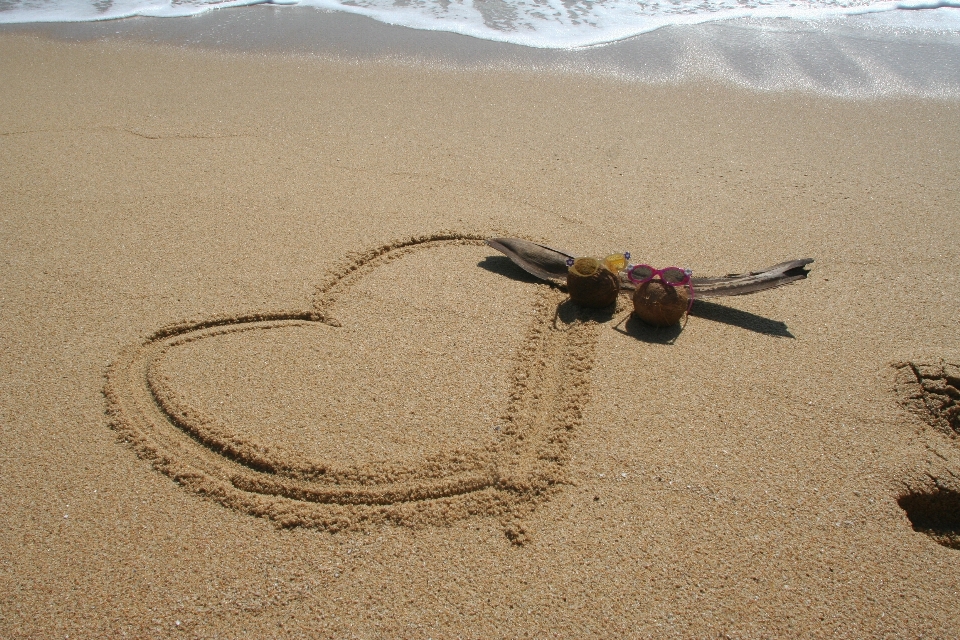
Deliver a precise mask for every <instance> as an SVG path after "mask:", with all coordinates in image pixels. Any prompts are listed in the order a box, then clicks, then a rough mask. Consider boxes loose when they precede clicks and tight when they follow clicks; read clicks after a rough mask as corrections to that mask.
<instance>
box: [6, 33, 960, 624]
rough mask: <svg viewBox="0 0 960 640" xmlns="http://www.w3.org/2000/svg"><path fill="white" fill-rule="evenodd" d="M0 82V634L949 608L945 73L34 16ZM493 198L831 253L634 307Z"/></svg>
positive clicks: (557, 234) (672, 232)
mask: <svg viewBox="0 0 960 640" xmlns="http://www.w3.org/2000/svg"><path fill="white" fill-rule="evenodd" d="M0 82H2V86H3V91H2V92H0V150H2V154H0V157H2V159H3V160H2V162H3V165H2V166H3V170H2V171H0V215H2V217H0V220H2V225H0V233H2V252H0V254H2V260H3V278H2V279H0V318H2V326H3V327H4V330H3V331H2V332H0V351H2V354H3V358H2V361H0V362H2V365H0V373H2V376H0V410H2V413H0V429H2V443H3V446H2V449H0V451H2V453H0V465H2V466H0V507H2V508H0V531H2V534H0V558H2V562H0V594H2V595H0V622H2V632H0V635H2V636H4V637H10V638H20V637H24V638H26V637H30V638H35V637H66V636H68V635H69V636H70V637H71V638H75V637H110V638H114V637H123V636H130V637H165V636H183V637H228V638H232V637H242V636H250V637H305V636H306V637H404V638H408V637H409V638H418V637H423V638H427V637H432V638H438V637H526V636H532V637H553V636H557V637H584V636H603V637H684V638H690V637H717V636H723V635H724V634H726V636H729V637H742V638H754V637H820V636H831V637H832V636H842V637H881V636H891V637H944V638H947V637H956V636H957V635H960V609H958V608H957V606H956V602H957V594H958V591H960V550H958V549H957V548H956V547H957V546H958V544H957V543H958V535H960V534H958V531H960V517H958V515H957V514H958V506H957V503H958V502H960V440H958V438H957V437H956V435H955V433H954V431H953V429H955V428H956V427H955V426H951V425H956V422H955V421H954V422H951V420H954V418H955V416H956V410H955V407H956V405H955V400H954V399H953V396H951V393H952V392H951V391H950V388H951V386H952V387H953V388H956V385H957V381H956V379H955V378H956V376H957V369H956V368H955V367H952V365H956V364H958V363H960V341H958V336H960V314H958V311H960V278H958V273H960V270H958V267H957V265H958V264H960V255H958V247H960V242H958V240H960V232H958V229H960V225H958V222H960V220H958V216H960V214H958V212H960V193H958V189H957V186H958V182H957V178H956V167H957V166H958V165H960V126H957V124H958V108H960V107H958V104H957V103H955V102H948V101H932V100H927V101H924V100H914V99H909V100H908V99H893V98H890V99H885V100H872V101H866V100H861V101H852V100H846V101H843V100H835V99H828V98H823V97H817V96H815V95H812V94H804V93H775V94H774V93H771V94H763V93H750V92H746V91H740V90H735V89H732V88H729V87H723V86H720V85H713V84H706V83H687V84H680V85H670V86H651V85H642V84H631V83H625V82H615V81H612V80H603V79H591V78H589V77H584V76H578V75H560V74H543V73H541V74H539V75H537V74H533V73H529V72H524V71H516V72H505V71H498V72H482V71H463V70H461V71H456V70H449V69H448V70H443V69H437V68H423V67H416V66H409V65H400V64H391V63H389V62H380V63H376V62H363V63H360V62H350V61H343V60H341V61H335V60H324V59H322V58H316V57H307V56H302V57H296V56H283V55H280V54H269V55H267V54H264V55H259V54H258V55H254V54H241V53H223V52H221V53H218V52H215V51H205V52H201V51H197V50H190V49H179V48H174V47H164V46H161V45H157V44H148V43H137V42H134V41H111V42H99V41H93V42H84V43H79V44H71V43H65V42H56V41H52V40H46V39H43V38H41V37H36V36H26V35H19V34H5V35H3V36H2V37H0ZM498 235H511V236H523V237H528V238H533V239H537V240H540V241H543V242H546V243H548V244H550V245H552V246H555V247H558V248H560V249H565V250H568V251H570V252H572V253H575V254H576V255H593V256H598V257H602V256H604V255H606V254H608V253H612V252H614V251H623V250H629V251H631V252H632V253H633V255H634V257H635V258H636V259H642V260H643V261H644V262H647V263H649V264H652V265H655V266H660V267H663V266H668V265H679V266H683V267H688V268H691V269H693V271H694V273H695V275H720V274H724V273H729V272H737V271H743V270H746V269H753V268H760V267H765V266H768V265H772V264H775V263H777V262H780V261H782V260H786V259H790V258H799V257H813V258H815V259H816V262H815V263H814V264H813V269H812V271H811V274H810V277H809V278H808V279H807V280H805V281H803V282H800V283H798V284H794V285H790V286H788V287H785V288H782V289H778V290H774V291H769V292H764V293H759V294H756V295H752V296H746V297H741V298H728V299H720V300H716V301H713V302H710V303H706V302H704V301H699V302H697V303H696V305H695V307H694V312H693V314H692V315H691V317H690V318H689V319H688V320H687V322H686V324H685V326H684V327H683V329H682V331H681V330H679V329H652V328H648V327H645V326H644V325H642V324H641V323H640V322H638V321H637V320H635V319H630V318H629V317H628V314H629V307H628V306H627V304H626V303H623V302H622V303H621V304H620V305H619V307H618V308H617V310H616V311H615V312H613V313H609V312H608V313H606V314H604V313H602V312H583V311H580V310H577V309H575V308H572V307H571V306H570V305H569V303H568V302H566V301H565V296H564V294H563V292H562V291H561V290H558V289H556V288H551V287H549V286H546V285H544V284H542V283H538V282H537V281H536V280H535V279H533V278H531V277H529V276H527V275H526V274H525V273H524V272H522V271H520V270H519V269H517V268H516V267H514V266H513V265H512V264H511V263H509V261H508V260H507V259H506V258H504V257H502V256H500V255H499V254H497V252H496V251H494V250H493V249H491V248H489V247H487V246H485V245H484V244H483V242H482V239H483V238H485V237H490V236H498ZM910 363H913V364H910ZM951 381H952V382H951ZM951 403H953V404H951ZM951 412H952V413H951ZM911 518H913V521H914V522H913V523H912V522H911ZM915 526H916V528H917V529H921V531H918V530H915ZM922 530H927V531H926V532H924V531H922ZM950 545H953V546H950Z"/></svg>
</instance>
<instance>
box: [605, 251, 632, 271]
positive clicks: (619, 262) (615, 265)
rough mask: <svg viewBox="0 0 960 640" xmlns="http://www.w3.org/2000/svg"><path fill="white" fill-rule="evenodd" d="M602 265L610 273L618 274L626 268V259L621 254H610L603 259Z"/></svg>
mask: <svg viewBox="0 0 960 640" xmlns="http://www.w3.org/2000/svg"><path fill="white" fill-rule="evenodd" d="M603 265H604V266H605V267H606V268H607V269H610V271H613V272H614V273H619V272H620V271H623V270H624V269H626V268H627V258H626V256H624V255H623V254H622V253H611V254H610V255H608V256H607V257H606V258H604V259H603Z"/></svg>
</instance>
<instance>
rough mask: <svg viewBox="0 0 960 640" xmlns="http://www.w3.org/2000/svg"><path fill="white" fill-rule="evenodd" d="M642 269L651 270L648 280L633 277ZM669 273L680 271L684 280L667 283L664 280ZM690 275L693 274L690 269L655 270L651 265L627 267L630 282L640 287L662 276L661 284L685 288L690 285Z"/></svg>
mask: <svg viewBox="0 0 960 640" xmlns="http://www.w3.org/2000/svg"><path fill="white" fill-rule="evenodd" d="M641 267H646V268H647V269H650V272H651V273H650V275H649V276H648V277H646V278H635V277H634V276H633V272H634V271H635V270H637V269H639V268H641ZM667 271H679V272H680V273H682V274H683V280H681V281H680V282H667V281H666V280H664V278H663V274H664V273H665V272H667ZM690 275H691V272H690V270H689V269H681V268H680V267H664V268H663V269H654V268H653V267H652V266H650V265H649V264H634V265H630V266H628V267H627V278H629V279H630V282H632V283H633V284H635V285H638V286H639V285H642V284H646V283H647V282H650V281H651V280H653V279H654V278H656V277H657V276H660V282H662V283H663V284H665V285H667V286H670V287H683V286H686V285H688V284H690Z"/></svg>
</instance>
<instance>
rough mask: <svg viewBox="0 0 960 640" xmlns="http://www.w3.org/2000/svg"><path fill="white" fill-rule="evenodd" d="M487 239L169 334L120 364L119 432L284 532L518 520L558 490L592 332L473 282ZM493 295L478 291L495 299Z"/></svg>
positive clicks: (390, 261)
mask: <svg viewBox="0 0 960 640" xmlns="http://www.w3.org/2000/svg"><path fill="white" fill-rule="evenodd" d="M488 255H489V250H488V249H487V248H486V247H485V246H484V245H483V238H481V237H475V236H466V235H456V234H448V235H435V236H429V237H422V238H414V239H409V240H405V241H400V242H395V243H392V244H389V245H386V246H382V247H379V248H377V249H373V250H370V251H367V252H365V253H362V254H358V255H354V256H352V257H351V259H350V260H349V261H348V262H346V263H345V264H344V265H342V266H341V267H340V268H339V269H337V270H336V271H335V272H333V274H332V275H331V276H330V277H329V278H328V279H327V281H326V282H325V283H324V284H323V285H321V286H320V287H319V288H318V290H317V295H316V299H315V304H314V307H313V308H311V309H304V310H292V311H277V312H266V311H265V312H261V313H254V314H245V315H236V316H229V317H216V318H209V319H206V320H201V321H198V322H192V323H185V324H179V325H175V326H170V327H165V328H163V329H160V330H158V331H156V332H155V333H153V334H152V335H151V336H149V337H148V338H146V339H145V340H144V341H143V342H142V343H140V344H137V345H135V346H133V347H131V348H129V349H128V350H127V351H125V352H124V353H123V355H122V356H121V357H120V358H119V359H118V361H117V362H115V363H114V364H113V365H112V366H111V367H110V369H109V371H108V375H107V384H106V387H105V390H104V393H105V395H106V397H107V399H108V406H109V413H110V416H111V421H112V425H113V427H114V428H115V429H116V430H117V431H118V432H119V433H120V434H121V435H122V437H123V438H124V439H125V440H127V441H128V442H130V443H131V444H132V445H133V447H134V448H135V449H136V451H137V453H138V454H139V455H140V456H141V457H142V458H144V459H146V460H149V461H150V462H151V463H152V464H153V466H154V467H155V468H157V469H158V470H160V471H162V472H163V473H165V474H167V475H169V476H170V477H171V478H173V479H174V480H175V481H176V482H177V483H179V484H180V485H182V486H183V487H186V488H188V489H190V490H192V491H195V492H197V493H200V494H202V495H205V496H208V497H210V498H213V499H214V500H217V501H219V502H220V503H222V504H223V505H226V506H228V507H231V508H235V509H238V510H241V511H244V512H247V513H250V514H254V515H258V516H262V517H266V518H270V519H272V520H274V521H275V522H277V523H278V524H280V525H281V526H311V527H317V528H322V529H328V530H339V529H345V528H357V527H362V526H364V525H366V524H372V523H379V522H393V523H397V524H407V525H419V524H430V523H443V522H449V521H452V520H455V519H458V518H463V517H467V516H471V515H481V516H482V515H487V516H496V517H499V518H501V519H502V520H503V522H504V525H505V528H506V533H507V535H508V537H510V538H511V539H512V540H514V541H515V542H518V543H522V542H523V541H524V539H525V533H524V531H523V528H522V525H521V524H519V522H520V518H521V516H522V515H523V513H525V512H526V511H527V510H529V509H531V508H533V507H534V506H535V504H536V502H537V501H538V500H539V499H542V498H543V497H544V496H546V495H547V494H548V493H549V491H550V490H551V488H552V487H554V486H556V485H557V484H558V483H561V482H562V481H563V470H564V465H565V464H566V462H567V460H568V443H569V440H570V438H571V437H572V436H573V434H574V433H575V431H576V429H577V427H578V426H579V425H580V422H581V410H582V408H583V406H584V405H585V404H586V403H587V401H588V400H589V372H590V369H591V366H592V363H593V355H592V354H593V352H594V348H595V345H596V341H597V325H596V324H595V323H592V322H573V323H570V324H567V325H565V326H563V327H558V326H556V324H555V317H554V316H555V314H556V310H557V307H558V305H559V304H560V303H561V301H562V300H563V296H562V294H561V293H560V292H558V291H556V290H554V289H552V288H550V287H549V286H546V285H536V286H531V285H530V284H529V283H522V282H515V281H505V279H504V278H502V277H501V276H498V275H497V274H494V273H489V272H486V271H484V270H482V269H477V270H476V272H477V273H475V274H472V276H471V278H469V279H464V278H462V277H460V276H459V275H458V274H461V273H462V272H463V270H464V269H466V268H469V267H471V266H473V265H475V264H477V262H479V261H481V260H483V259H484V258H485V257H487V256H488ZM492 289H496V290H497V295H495V296H490V295H484V294H483V292H484V291H485V290H492Z"/></svg>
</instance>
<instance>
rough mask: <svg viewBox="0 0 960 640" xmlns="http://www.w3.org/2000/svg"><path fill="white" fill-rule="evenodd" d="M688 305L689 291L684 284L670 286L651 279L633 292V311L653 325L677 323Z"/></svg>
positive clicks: (665, 325) (662, 325) (663, 325)
mask: <svg viewBox="0 0 960 640" xmlns="http://www.w3.org/2000/svg"><path fill="white" fill-rule="evenodd" d="M689 307H690V292H689V291H687V287H685V286H680V287H671V286H669V285H666V284H663V283H662V282H660V281H659V280H651V281H650V282H645V283H643V284H642V285H640V286H639V287H637V290H636V291H634V292H633V313H634V314H635V315H636V316H637V317H638V318H640V319H641V320H643V321H644V322H646V323H648V324H652V325H654V326H655V327H669V326H670V325H673V324H677V323H678V322H680V318H682V317H683V314H684V313H686V312H687V309H688V308H689Z"/></svg>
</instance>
